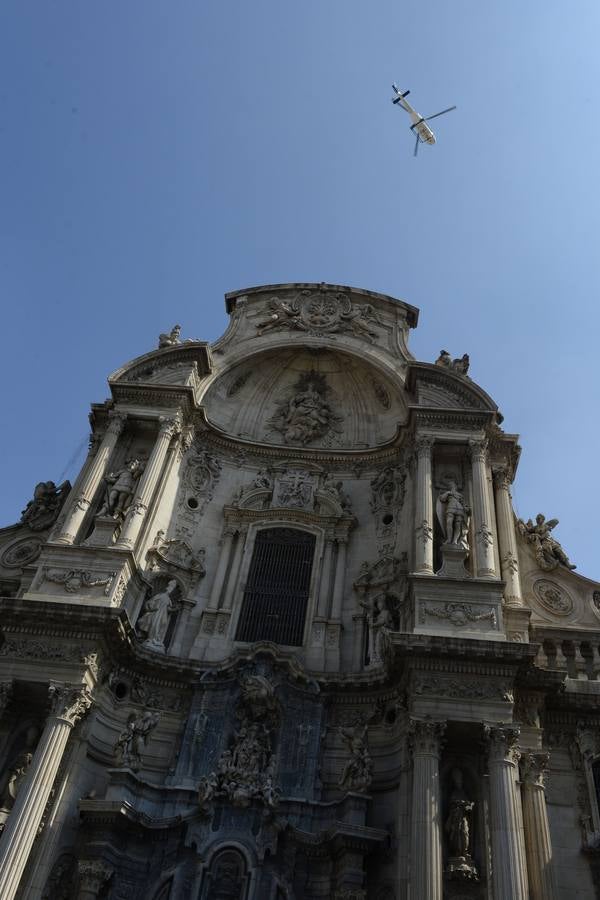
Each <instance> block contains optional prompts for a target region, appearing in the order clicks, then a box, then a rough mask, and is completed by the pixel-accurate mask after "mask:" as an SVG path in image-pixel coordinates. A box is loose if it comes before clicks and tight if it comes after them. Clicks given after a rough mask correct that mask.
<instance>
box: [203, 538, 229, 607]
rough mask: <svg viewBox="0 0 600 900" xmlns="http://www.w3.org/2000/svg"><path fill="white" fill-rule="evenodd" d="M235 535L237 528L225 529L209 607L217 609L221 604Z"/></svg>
mask: <svg viewBox="0 0 600 900" xmlns="http://www.w3.org/2000/svg"><path fill="white" fill-rule="evenodd" d="M234 535H235V529H234V528H231V527H229V526H227V527H226V528H225V529H224V531H223V541H222V543H221V552H220V554H219V562H218V563H217V571H216V572H215V580H214V581H213V584H212V588H211V591H210V597H209V600H208V608H209V609H217V607H218V605H219V600H220V599H221V591H222V590H223V584H224V582H225V576H226V575H227V569H228V568H229V563H230V558H231V547H232V545H233V538H234Z"/></svg>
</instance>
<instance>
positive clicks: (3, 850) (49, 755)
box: [0, 684, 92, 900]
mask: <svg viewBox="0 0 600 900" xmlns="http://www.w3.org/2000/svg"><path fill="white" fill-rule="evenodd" d="M49 697H50V702H51V712H50V715H49V716H48V719H47V721H46V727H45V728H44V731H43V732H42V736H41V738H40V740H39V743H38V745H37V748H36V751H35V753H34V755H33V759H32V761H31V765H30V766H29V770H28V772H27V776H26V778H25V780H24V781H23V784H22V785H21V787H20V788H19V793H18V794H17V799H16V800H15V805H14V806H13V808H12V810H11V813H10V815H9V817H8V821H7V822H6V827H5V829H4V831H3V833H2V838H1V839H0V897H2V900H12V898H13V897H14V896H15V894H16V892H17V888H18V887H19V882H20V880H21V876H22V874H23V870H24V869H25V866H26V864H27V859H28V857H29V853H30V851H31V847H32V845H33V842H34V840H35V837H36V835H37V833H38V828H39V827H40V822H41V821H42V816H43V814H44V810H45V808H46V804H47V802H48V798H49V797H50V792H51V790H52V785H53V783H54V779H55V778H56V774H57V772H58V767H59V766H60V762H61V759H62V756H63V753H64V750H65V746H66V744H67V741H68V739H69V735H70V734H71V731H72V730H73V727H74V726H75V725H76V724H77V722H78V721H79V720H80V719H81V717H82V716H83V715H85V713H86V712H87V710H88V709H89V708H90V705H91V702H92V700H91V697H90V694H89V692H88V689H87V688H86V687H82V686H81V685H78V686H74V685H67V684H62V685H61V684H51V685H50V688H49Z"/></svg>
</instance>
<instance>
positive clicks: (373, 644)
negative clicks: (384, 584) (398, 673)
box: [358, 593, 394, 665]
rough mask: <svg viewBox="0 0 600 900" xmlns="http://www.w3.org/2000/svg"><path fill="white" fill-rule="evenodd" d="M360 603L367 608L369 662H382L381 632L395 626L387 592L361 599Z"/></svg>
mask: <svg viewBox="0 0 600 900" xmlns="http://www.w3.org/2000/svg"><path fill="white" fill-rule="evenodd" d="M358 603H359V605H360V606H362V608H363V609H364V610H365V613H366V619H367V628H368V633H369V642H368V646H367V653H368V656H369V662H370V663H371V665H372V664H373V663H377V662H381V658H382V657H381V647H380V644H381V633H382V631H384V630H388V631H391V630H392V629H393V628H394V616H393V614H392V612H391V610H390V605H389V600H388V596H387V594H385V593H384V594H379V595H378V596H376V597H373V598H369V599H367V600H359V601H358Z"/></svg>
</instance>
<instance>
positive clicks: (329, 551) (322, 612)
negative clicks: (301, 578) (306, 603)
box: [317, 539, 333, 619]
mask: <svg viewBox="0 0 600 900" xmlns="http://www.w3.org/2000/svg"><path fill="white" fill-rule="evenodd" d="M332 557H333V544H332V542H331V541H330V540H328V539H326V540H325V549H324V550H323V564H322V568H321V580H320V582H319V602H318V603H317V616H318V618H320V619H326V618H327V616H328V614H329V601H330V599H331V596H330V587H331V563H332Z"/></svg>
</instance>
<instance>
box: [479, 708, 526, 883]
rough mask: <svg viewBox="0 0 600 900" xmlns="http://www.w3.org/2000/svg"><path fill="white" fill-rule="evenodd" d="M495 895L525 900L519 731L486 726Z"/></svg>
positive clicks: (503, 727)
mask: <svg viewBox="0 0 600 900" xmlns="http://www.w3.org/2000/svg"><path fill="white" fill-rule="evenodd" d="M485 734H486V737H487V739H488V746H489V772H490V830H491V836H492V882H493V887H494V896H495V897H498V898H504V897H506V898H507V900H508V898H509V897H510V900H528V898H529V893H528V887H527V867H526V863H525V848H524V843H523V815H522V811H521V798H520V797H519V794H518V792H517V775H518V771H517V766H518V762H519V758H520V753H519V750H518V749H517V740H518V738H519V729H518V728H516V727H514V726H507V725H498V726H487V727H486V728H485Z"/></svg>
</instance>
